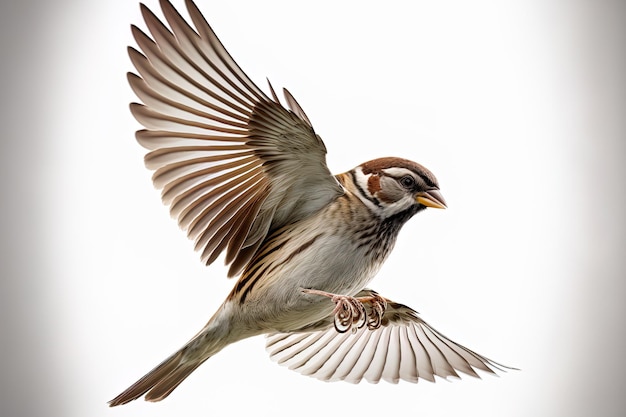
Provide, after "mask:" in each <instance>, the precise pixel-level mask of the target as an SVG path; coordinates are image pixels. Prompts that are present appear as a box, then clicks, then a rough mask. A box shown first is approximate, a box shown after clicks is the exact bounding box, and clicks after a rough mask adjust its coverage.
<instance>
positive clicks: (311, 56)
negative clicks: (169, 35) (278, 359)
mask: <svg viewBox="0 0 626 417" xmlns="http://www.w3.org/2000/svg"><path fill="white" fill-rule="evenodd" d="M7 3H9V2H4V3H3V4H2V5H1V6H0V19H1V20H2V22H0V23H2V25H1V26H2V27H1V28H0V30H1V31H2V32H1V33H0V35H1V38H0V42H1V43H0V45H1V47H2V49H1V51H2V55H3V56H2V59H1V60H0V62H1V65H2V67H1V68H2V94H3V98H2V102H3V107H2V124H1V129H2V130H1V132H0V133H1V137H0V140H1V146H2V148H1V155H0V157H1V159H2V161H1V162H2V164H1V166H0V169H1V171H0V177H1V180H0V181H1V182H0V184H1V186H2V188H1V192H2V194H1V195H2V218H1V219H0V221H1V223H0V226H1V227H2V229H1V230H2V240H1V243H2V252H1V256H2V265H1V266H0V268H2V271H1V272H2V288H1V291H2V292H1V294H0V297H1V298H2V299H1V300H0V301H1V302H2V305H1V307H0V309H1V311H0V313H1V314H2V315H1V317H0V323H1V325H2V328H1V329H0V330H1V331H2V339H1V347H0V349H1V350H0V352H1V353H2V355H1V359H0V361H1V363H0V365H2V372H1V376H0V378H1V382H2V387H1V388H2V389H1V391H0V413H1V414H2V415H6V416H37V415H40V416H49V417H54V416H80V417H85V416H89V417H97V416H120V417H121V416H155V417H156V416H209V415H246V414H249V415H252V414H253V415H259V416H274V415H284V416H290V415H301V416H319V415H346V413H357V414H359V415H367V414H374V415H376V414H378V415H380V414H387V415H397V414H399V413H405V414H408V415H422V416H451V415H469V416H473V415H480V416H531V415H532V416H589V415H594V416H618V415H623V412H624V409H625V408H626V400H625V396H624V392H625V389H624V376H623V375H624V370H625V367H626V361H625V359H624V352H626V343H625V338H624V336H625V334H624V333H625V328H626V319H625V317H626V307H625V296H626V285H625V284H624V280H625V273H626V268H625V263H626V262H625V260H624V256H625V255H626V239H625V221H624V220H625V216H624V212H625V211H624V210H626V204H625V203H626V185H625V184H624V183H625V181H624V179H625V178H626V173H625V170H624V162H625V161H624V157H625V156H626V126H625V124H626V122H625V121H626V117H624V116H625V115H626V85H625V78H626V77H625V76H624V74H626V67H625V63H626V59H625V53H626V46H625V39H626V36H625V33H624V32H625V31H624V28H625V26H626V25H625V24H624V20H623V16H625V15H626V14H625V13H624V12H625V11H624V7H623V6H624V3H623V2H618V1H596V2H585V1H556V0H542V1H538V0H537V1H506V2H502V1H495V0H494V1H487V0H485V1H481V0H477V1H472V2H468V1H460V0H459V1H440V2H431V1H414V2H412V3H410V5H409V3H408V2H397V1H390V2H385V5H384V6H382V5H381V4H382V3H381V2H335V1H333V2H331V1H318V2H316V3H315V6H313V5H311V6H301V5H296V3H295V2H290V1H278V0H273V1H266V2H262V3H263V4H261V2H253V1H243V0H238V1H230V2H224V1H209V0H200V1H199V7H200V9H201V10H202V11H203V12H204V14H205V16H206V17H207V19H208V20H209V22H210V23H211V24H212V25H213V27H214V29H215V31H216V32H217V34H218V36H220V38H221V40H222V41H223V42H224V44H225V45H226V47H227V48H228V50H229V51H230V52H231V54H232V55H233V56H234V57H235V59H236V60H237V61H238V62H239V63H240V65H241V66H242V67H243V68H244V69H245V70H246V71H247V72H248V74H249V75H250V77H251V78H252V79H253V80H255V81H257V82H258V84H259V85H260V86H261V87H262V88H265V77H269V78H270V79H271V81H272V82H273V84H274V86H275V87H282V86H286V87H288V88H289V89H290V91H291V92H292V93H293V94H294V96H295V97H296V98H297V99H298V101H299V102H300V104H301V105H302V106H303V107H304V109H305V111H306V112H307V114H308V116H309V118H310V119H311V120H312V121H313V123H314V125H315V127H316V130H317V132H318V133H319V134H320V135H321V136H322V137H323V138H324V140H325V142H326V145H327V147H328V150H329V154H328V164H329V166H330V167H331V170H332V171H334V172H342V171H345V170H348V169H350V168H352V167H353V166H356V165H358V164H359V163H361V162H363V161H366V160H369V159H372V158H375V157H380V156H387V155H396V156H402V157H405V158H408V159H413V160H415V161H418V162H420V163H422V164H424V165H425V166H427V167H428V168H430V169H431V170H432V171H433V172H434V173H435V175H436V176H437V177H438V179H439V182H440V184H441V189H442V193H443V195H444V196H445V198H446V199H447V201H448V203H449V209H448V210H445V211H439V210H427V211H426V212H425V213H421V214H420V215H419V216H417V217H416V218H414V219H413V220H412V221H411V222H410V223H409V224H407V226H405V228H404V229H403V231H402V233H401V235H400V239H399V242H398V244H397V246H396V249H395V251H394V253H393V254H392V256H391V258H390V260H389V261H388V262H387V264H386V265H385V267H384V268H383V270H382V271H381V273H380V274H379V276H378V277H377V278H376V279H375V280H374V282H373V283H372V287H373V288H375V289H377V290H378V291H380V292H381V293H382V294H383V295H385V296H388V297H390V298H392V299H395V300H397V301H400V302H403V303H406V304H408V305H410V306H412V307H414V308H416V309H417V310H418V311H420V313H422V316H423V317H424V318H425V319H426V320H427V321H429V322H430V323H431V324H432V325H433V326H434V327H435V328H437V329H439V330H440V331H442V332H443V333H444V334H446V335H447V336H449V337H451V338H452V339H454V340H456V341H458V342H460V343H462V344H465V345H466V346H468V347H470V348H472V349H474V350H476V351H477V352H479V353H481V354H484V355H486V356H489V357H491V358H493V359H495V360H497V361H500V362H502V363H504V364H507V365H511V366H515V367H519V368H521V371H515V372H509V373H506V374H504V375H502V376H501V377H499V378H495V377H490V376H485V377H484V378H483V379H482V380H473V379H470V378H465V379H463V380H462V381H453V382H446V381H438V382H437V383H436V384H431V383H428V382H420V383H419V384H417V385H413V384H407V383H401V384H399V385H390V384H386V383H381V384H379V385H370V384H367V383H363V384H360V385H349V384H344V383H332V384H328V383H322V382H319V381H317V380H314V379H309V378H306V377H302V376H300V375H298V374H296V373H294V372H291V371H289V370H287V369H285V368H282V367H279V366H278V365H276V364H274V363H272V362H271V361H270V360H269V359H268V358H267V355H266V353H265V351H264V340H263V338H254V339H250V340H246V341H243V342H241V343H238V344H236V345H234V346H230V347H228V348H227V349H225V350H224V351H222V352H220V353H219V354H218V355H217V356H215V357H214V358H212V359H210V360H209V361H208V362H207V363H206V364H204V365H203V366H202V367H200V368H199V369H198V370H197V371H196V372H195V373H194V374H193V375H192V376H191V377H190V378H189V379H188V380H186V381H185V382H184V383H183V384H182V385H181V386H180V387H179V388H178V389H177V390H176V391H175V392H174V393H173V394H172V396H171V397H170V398H168V399H167V400H166V401H164V402H162V403H158V404H150V403H146V402H144V401H136V402H134V403H132V404H129V405H126V406H123V407H118V408H114V409H109V408H108V407H107V405H106V401H107V400H109V399H111V398H112V397H114V396H115V395H117V394H118V393H119V392H120V391H121V390H122V389H124V388H126V387H127V386H128V385H129V384H130V383H132V382H134V381H135V380H136V379H137V378H139V377H140V376H142V375H143V374H144V373H145V372H147V371H148V370H150V369H151V368H152V367H153V366H154V365H156V364H157V363H159V362H160V361H161V360H162V359H164V358H165V357H166V356H167V355H169V354H170V353H172V352H173V351H174V350H176V349H177V348H178V347H179V346H181V345H182V344H183V343H184V342H185V341H186V340H187V339H188V338H189V337H191V336H192V335H193V334H195V332H196V331H197V330H199V329H200V327H201V326H202V325H203V324H204V323H205V322H206V320H207V319H208V318H209V317H210V315H211V314H212V313H213V311H214V310H215V309H216V308H217V307H218V305H219V304H220V303H221V301H222V300H223V298H224V297H225V296H226V295H227V293H228V291H229V290H230V287H231V286H232V284H233V281H229V280H227V279H226V278H224V276H225V270H224V268H222V267H221V265H214V266H212V267H211V268H205V267H203V266H202V265H201V263H200V262H199V261H198V255H197V254H195V253H194V252H193V251H192V249H191V247H192V243H191V242H189V241H187V239H186V238H185V237H184V234H183V233H182V232H180V231H179V230H178V228H177V226H176V224H175V222H174V221H173V220H171V219H170V218H169V215H168V214H167V210H166V208H165V207H164V206H162V205H161V204H160V200H159V196H158V192H157V191H155V190H154V189H153V188H152V185H151V182H150V173H149V172H148V171H147V170H146V169H145V168H144V167H143V163H142V157H143V150H142V149H141V148H140V146H139V145H138V144H137V143H136V142H135V141H134V138H133V132H134V131H135V130H136V129H138V128H139V125H138V124H137V123H136V122H135V121H134V120H133V119H132V117H131V115H130V113H129V111H128V103H129V102H130V101H132V100H134V98H133V95H132V92H131V91H130V88H129V87H128V85H127V83H126V79H125V73H126V72H127V71H129V70H131V64H130V61H129V60H128V58H127V54H126V46H127V45H134V41H133V40H132V38H131V35H130V30H129V24H130V23H135V24H138V25H139V26H140V27H144V26H143V24H142V21H141V17H140V14H139V7H138V4H137V3H135V2H134V1H99V2H95V1H89V2H88V1H65V2H60V1H57V2H43V1H34V0H33V1H23V2H12V3H19V4H7ZM148 5H149V6H150V7H151V8H153V9H155V10H156V9H158V5H157V2H156V1H154V0H148ZM175 5H176V6H177V7H178V8H179V9H181V10H182V9H184V6H183V5H182V2H180V1H177V2H176V3H175ZM159 14H160V12H159Z"/></svg>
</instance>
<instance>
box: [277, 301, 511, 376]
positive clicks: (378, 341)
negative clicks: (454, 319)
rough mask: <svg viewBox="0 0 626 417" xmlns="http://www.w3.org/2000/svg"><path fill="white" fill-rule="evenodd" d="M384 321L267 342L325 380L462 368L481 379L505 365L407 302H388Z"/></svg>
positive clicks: (294, 365) (287, 362)
mask: <svg viewBox="0 0 626 417" xmlns="http://www.w3.org/2000/svg"><path fill="white" fill-rule="evenodd" d="M372 293H373V291H371V290H363V291H361V293H359V294H358V295H357V297H363V296H367V295H371V294H372ZM382 323H383V325H382V327H379V328H378V329H376V330H369V329H368V328H367V326H365V327H363V328H361V329H358V330H357V331H356V332H351V331H348V332H346V333H339V332H337V330H336V329H335V327H334V326H333V324H332V322H331V321H328V323H327V324H326V325H325V326H324V328H323V329H322V330H317V331H311V332H303V333H275V334H272V335H269V336H268V338H267V345H266V347H267V350H268V352H269V354H270V357H271V358H272V360H274V361H277V362H278V363H279V364H281V365H284V366H287V367H289V369H292V370H295V371H297V372H300V373H301V374H303V375H309V376H313V377H315V378H318V379H321V380H324V381H348V382H352V383H358V382H360V381H361V380H362V379H363V378H365V380H367V381H368V382H372V383H377V382H379V381H380V380H381V379H383V380H385V381H388V382H392V383H397V382H398V381H399V380H404V381H409V382H417V381H418V379H419V378H422V379H426V380H428V381H432V382H434V381H435V375H437V376H439V377H442V378H447V377H449V376H452V377H459V375H458V373H457V371H460V372H463V373H465V374H467V375H471V376H473V377H477V378H479V375H478V374H477V373H476V370H477V369H480V370H482V371H485V372H488V373H492V374H495V371H494V370H495V369H498V370H503V368H505V367H504V366H502V365H499V364H497V363H496V362H494V361H492V360H490V359H487V358H485V357H484V356H481V355H479V354H477V353H475V352H473V351H471V350H469V349H467V348H465V347H463V346H461V345H460V344H458V343H455V342H453V341H452V340H450V339H448V338H447V337H445V336H444V335H442V334H441V333H439V332H438V331H437V330H435V329H433V328H432V327H431V326H430V325H429V324H428V323H426V322H425V321H423V320H422V319H421V318H419V316H418V314H417V312H416V311H415V310H412V309H411V308H409V307H407V306H404V305H402V304H398V303H394V302H392V301H388V304H387V309H386V311H385V314H384V315H383V319H382Z"/></svg>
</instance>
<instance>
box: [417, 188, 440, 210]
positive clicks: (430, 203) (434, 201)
mask: <svg viewBox="0 0 626 417" xmlns="http://www.w3.org/2000/svg"><path fill="white" fill-rule="evenodd" d="M415 199H416V200H417V202H418V203H420V204H422V205H424V206H426V207H432V208H438V209H445V208H446V207H447V206H446V200H444V199H443V196H442V195H441V193H440V192H439V190H429V191H424V192H421V193H418V194H417V196H416V197H415Z"/></svg>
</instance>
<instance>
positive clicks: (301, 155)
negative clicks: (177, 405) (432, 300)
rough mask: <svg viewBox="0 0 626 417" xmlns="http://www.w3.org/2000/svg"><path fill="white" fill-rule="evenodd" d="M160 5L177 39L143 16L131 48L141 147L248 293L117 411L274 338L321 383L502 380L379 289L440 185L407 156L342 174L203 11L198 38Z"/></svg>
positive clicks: (194, 14) (187, 226)
mask: <svg viewBox="0 0 626 417" xmlns="http://www.w3.org/2000/svg"><path fill="white" fill-rule="evenodd" d="M160 6H161V9H162V11H163V15H164V16H165V20H166V21H167V23H168V24H169V29H168V27H166V25H165V24H164V23H163V22H161V21H160V20H159V19H158V18H157V17H156V16H155V15H154V14H153V13H152V12H151V11H150V10H149V9H148V8H147V7H146V6H144V5H143V4H142V5H141V12H142V15H143V18H144V20H145V24H146V26H147V28H148V30H149V32H150V35H147V34H146V33H144V32H143V31H141V30H140V29H139V28H137V27H136V26H134V25H133V26H131V30H132V34H133V36H134V38H135V40H136V42H137V45H138V47H139V48H140V49H141V52H140V51H139V50H137V49H135V48H133V47H129V48H128V52H129V56H130V59H131V61H132V63H133V65H134V67H135V68H136V70H137V74H133V73H129V74H128V81H129V83H130V86H131V88H132V89H133V91H134V92H135V93H136V95H137V97H138V98H139V99H140V100H141V102H143V104H138V103H132V104H131V105H130V110H131V112H132V114H133V115H134V117H135V118H136V119H137V121H138V122H139V123H140V124H142V125H143V126H144V127H145V129H143V130H139V131H137V133H136V138H137V141H138V142H139V144H140V145H142V146H143V147H145V148H146V149H147V150H148V151H149V152H148V153H147V154H146V156H145V164H146V166H147V168H149V169H150V170H154V175H153V182H154V185H155V187H157V188H158V189H161V190H162V199H163V202H164V203H165V204H166V205H168V206H169V208H170V212H171V214H172V216H173V217H174V218H176V219H177V220H178V223H179V225H180V227H181V228H182V229H183V230H185V231H186V233H187V235H188V236H189V238H191V239H193V240H194V241H195V249H196V250H198V251H199V252H201V259H202V261H203V262H204V263H205V264H206V265H209V264H211V263H213V262H214V261H215V260H216V259H217V258H218V257H219V256H220V255H222V254H224V258H225V262H226V264H227V265H229V271H228V275H229V277H237V281H236V283H235V284H234V287H233V289H232V291H231V292H230V294H229V295H228V296H227V297H226V300H225V301H224V303H223V304H222V305H221V306H220V307H219V309H218V310H217V312H216V313H215V314H214V315H213V317H211V319H210V320H209V321H208V323H207V324H206V325H205V326H204V328H202V329H201V330H200V331H199V332H198V333H197V334H196V335H195V336H194V337H193V338H191V340H189V341H188V342H187V343H186V344H185V345H184V346H183V347H182V348H181V349H180V350H179V351H177V352H176V353H174V354H173V355H171V356H170V357H168V358H167V359H165V360H164V361H163V362H162V363H161V364H159V365H158V366H156V367H155V368H154V369H153V370H151V371H150V372H148V373H147V374H146V375H145V376H144V377H142V378H141V379H139V380H138V381H137V382H135V383H134V384H133V385H131V386H130V387H129V388H128V389H126V390H125V391H124V392H122V393H121V394H120V395H118V396H117V397H115V398H114V399H112V400H111V401H110V402H109V405H110V406H117V405H120V404H126V403H128V402H130V401H132V400H135V399H137V398H139V397H141V396H143V395H145V399H146V400H148V401H160V400H162V399H164V398H165V397H167V396H168V395H169V394H170V393H171V392H172V391H173V390H174V389H175V388H176V387H177V386H178V385H179V384H180V383H181V382H182V381H183V380H184V379H185V378H186V377H187V376H189V375H190V374H191V373H192V372H193V371H194V370H195V369H196V368H197V367H198V366H200V365H201V364H202V363H203V362H204V361H206V360H207V359H209V358H210V357H212V356H214V355H215V354H217V353H218V352H219V351H220V350H222V349H223V348H224V347H226V346H228V345H229V344H231V343H235V342H237V341H239V340H242V339H244V338H248V337H252V336H257V335H263V334H264V335H266V336H267V350H268V352H269V355H270V357H271V358H272V359H273V360H275V361H277V362H278V363H280V364H282V365H285V366H288V367H289V368H290V369H293V370H296V371H298V372H300V373H302V374H304V375H309V376H313V377H316V378H318V379H321V380H324V381H349V382H353V383H357V382H359V381H361V380H362V379H365V380H367V381H369V382H373V383H376V382H378V381H380V380H381V379H383V380H385V381H389V382H392V383H397V382H398V381H399V380H404V381H409V382H417V381H418V379H419V378H422V379H425V380H428V381H433V382H434V381H435V376H439V377H442V378H447V377H458V373H457V371H460V372H463V373H465V374H468V375H471V376H474V377H479V375H478V373H477V372H476V370H481V371H484V372H487V373H492V374H494V373H496V370H504V368H506V367H504V366H502V365H499V364H498V363H496V362H494V361H492V360H490V359H487V358H486V357H484V356H481V355H479V354H477V353H475V352H473V351H471V350H469V349H467V348H465V347H463V346H462V345H460V344H458V343H456V342H453V341H452V340H450V339H448V338H447V337H445V336H444V335H442V334H441V333H439V332H438V331H437V330H435V329H434V328H433V327H431V326H430V325H429V324H427V323H426V322H425V321H424V320H422V319H421V318H420V317H419V316H418V313H417V312H416V311H415V310H413V309H411V308H409V307H407V306H405V305H403V304H400V303H397V302H394V301H391V300H389V299H387V298H385V297H383V296H381V295H379V294H378V293H377V292H375V291H374V290H371V289H369V288H367V285H368V284H369V282H370V281H371V279H372V278H373V277H374V275H375V274H376V273H377V271H378V270H379V268H380V267H381V265H382V264H383V262H384V261H385V259H386V258H387V257H388V255H389V253H390V252H391V250H392V248H393V246H394V243H395V241H396V237H397V236H398V232H399V231H400V229H401V228H402V226H403V225H404V224H405V223H406V222H407V221H408V220H409V219H410V218H411V217H413V216H414V215H415V214H417V213H419V212H422V211H424V210H425V209H426V208H437V209H443V208H445V207H446V202H445V200H444V198H443V196H442V194H441V192H440V190H439V184H438V182H437V179H436V178H435V176H434V175H433V174H432V173H431V172H430V171H429V170H428V169H426V168H425V167H424V166H422V165H420V164H418V163H416V162H412V161H410V160H407V159H403V158H398V157H385V158H380V159H375V160H372V161H368V162H365V163H362V164H361V165H358V166H357V167H356V168H354V169H352V170H350V171H348V172H345V173H342V174H339V175H335V176H334V175H332V174H331V173H330V171H329V169H328V167H327V165H326V160H325V155H326V147H325V145H324V142H323V141H322V139H321V138H320V136H318V135H317V134H316V133H315V131H314V129H313V126H312V124H311V122H310V120H309V118H308V117H307V115H306V114H305V113H304V111H303V110H302V107H301V106H300V105H299V104H298V103H297V102H296V100H295V99H294V98H293V96H292V95H291V94H290V93H289V92H288V91H287V90H283V93H284V97H285V100H286V104H287V107H284V106H283V105H282V104H281V103H280V101H279V99H278V97H277V95H276V93H275V91H274V89H273V88H272V86H271V84H270V85H269V93H270V95H271V96H268V95H266V94H265V93H264V92H263V91H262V90H261V89H259V88H258V87H257V86H256V85H255V84H254V83H253V82H252V81H251V80H250V78H248V76H247V75H246V74H245V73H244V72H243V70H242V69H241V68H240V67H239V66H238V65H237V63H236V62H235V61H234V60H233V58H232V57H231V56H230V55H229V53H228V52H227V51H226V49H225V48H224V46H223V45H222V43H221V42H220V41H219V39H218V38H217V36H216V35H215V33H214V32H213V30H212V29H211V27H210V26H209V24H208V23H207V21H206V20H205V18H204V17H203V15H202V14H201V12H200V10H199V9H198V8H197V6H196V5H195V4H194V3H193V2H192V1H191V0H187V1H186V6H187V10H188V12H189V16H190V17H191V21H192V22H193V25H194V26H195V28H193V27H192V26H190V25H189V24H188V23H187V22H186V21H185V19H184V18H183V17H182V16H181V15H180V14H179V13H178V11H177V10H176V9H175V8H174V7H173V6H172V4H171V3H169V2H168V1H167V0H161V1H160ZM268 84H269V83H268Z"/></svg>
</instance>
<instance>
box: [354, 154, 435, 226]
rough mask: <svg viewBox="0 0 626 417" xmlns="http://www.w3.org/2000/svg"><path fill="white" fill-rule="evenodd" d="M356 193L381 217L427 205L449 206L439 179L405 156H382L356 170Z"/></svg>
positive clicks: (414, 211)
mask: <svg viewBox="0 0 626 417" xmlns="http://www.w3.org/2000/svg"><path fill="white" fill-rule="evenodd" d="M352 172H353V174H354V176H353V180H354V185H355V186H356V188H357V190H356V194H357V195H358V196H359V197H360V198H361V200H362V201H363V202H364V203H365V204H366V205H367V206H369V207H370V208H371V209H372V210H373V211H375V212H378V213H379V214H380V215H381V217H383V218H389V217H391V216H394V215H396V214H398V213H402V212H405V211H410V212H412V214H415V213H417V212H418V211H421V210H423V209H425V208H426V207H433V208H440V209H442V208H446V202H445V200H444V199H443V196H442V195H441V193H440V192H439V184H438V183H437V178H435V176H434V175H433V174H432V173H431V172H430V171H429V170H428V169H426V168H424V167H423V166H422V165H420V164H418V163H416V162H413V161H409V160H406V159H402V158H394V157H388V158H379V159H374V160H372V161H368V162H365V163H364V164H362V165H359V166H358V167H356V168H355V169H354V170H353V171H352Z"/></svg>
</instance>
